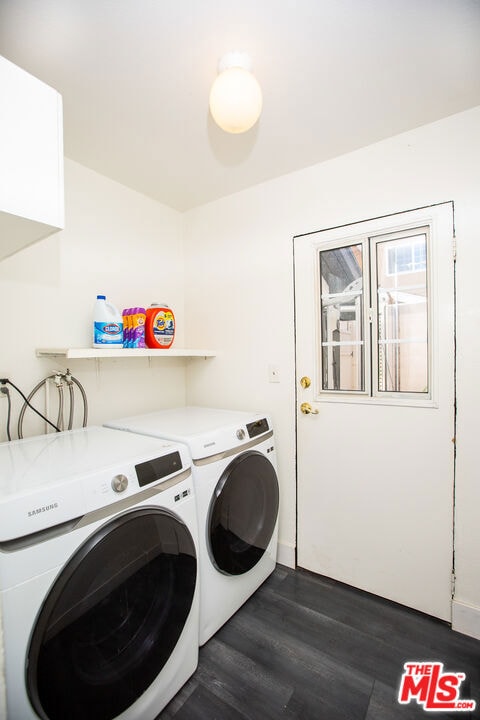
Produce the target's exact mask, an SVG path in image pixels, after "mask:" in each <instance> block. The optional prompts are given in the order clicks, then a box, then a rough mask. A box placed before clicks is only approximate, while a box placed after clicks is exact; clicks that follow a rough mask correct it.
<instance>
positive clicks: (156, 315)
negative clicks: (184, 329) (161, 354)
mask: <svg viewBox="0 0 480 720" xmlns="http://www.w3.org/2000/svg"><path fill="white" fill-rule="evenodd" d="M174 337H175V316H174V314H173V312H172V310H171V308H169V307H168V305H166V304H165V303H153V304H152V305H151V306H150V307H149V308H147V312H146V318H145V342H146V344H147V347H149V348H157V349H159V350H166V349H168V348H169V347H170V346H171V344H172V343H173V340H174Z"/></svg>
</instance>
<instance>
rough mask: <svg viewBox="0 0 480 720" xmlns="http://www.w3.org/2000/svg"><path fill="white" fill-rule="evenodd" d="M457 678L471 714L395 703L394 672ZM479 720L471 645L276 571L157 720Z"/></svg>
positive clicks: (370, 599)
mask: <svg viewBox="0 0 480 720" xmlns="http://www.w3.org/2000/svg"><path fill="white" fill-rule="evenodd" d="M410 660H411V661H440V662H442V663H443V664H444V666H445V670H447V671H451V672H464V673H465V674H466V679H465V680H464V681H463V683H462V685H461V697H462V698H466V699H472V700H476V702H477V708H476V710H475V711H474V712H452V711H442V712H430V711H429V712H427V711H425V710H424V709H423V708H422V707H421V706H419V705H417V703H416V702H415V701H413V702H411V703H409V704H408V705H400V704H399V703H398V701H397V695H398V688H399V684H400V678H401V675H402V672H403V664H404V663H405V662H407V661H410ZM173 718H175V720H278V719H279V718H286V719H287V720H294V719H297V718H298V720H324V719H325V720H397V719H398V720H414V719H417V718H423V720H429V719H431V718H443V719H444V720H447V718H448V719H450V718H457V720H458V719H467V718H468V719H470V718H480V641H477V640H474V639H472V638H469V637H467V636H465V635H461V634H459V633H456V632H453V631H452V630H451V629H450V628H449V627H448V626H447V625H446V624H444V623H442V622H439V621H437V620H435V619H432V618H430V617H428V616H425V615H422V614H421V613H418V612H415V611H412V610H408V609H407V608H405V607H403V606H400V605H396V604H394V603H391V602H388V601H386V600H382V599H381V598H378V597H375V596H372V595H369V594H367V593H364V592H362V591H359V590H355V589H353V588H350V587H347V586H345V585H342V584H340V583H336V582H335V581H332V580H328V579H327V578H323V577H318V576H315V575H313V574H311V573H308V572H305V571H301V570H296V571H294V570H290V569H288V568H285V567H283V566H281V565H279V566H277V568H276V570H275V572H274V573H273V574H272V575H271V576H270V578H268V580H267V581H266V582H265V583H264V584H263V585H262V587H261V588H259V590H257V592H256V593H255V594H254V595H253V596H252V597H251V598H250V599H249V600H248V601H247V603H245V605H244V606H243V607H242V608H241V609H240V610H239V611H238V612H237V613H236V614H235V615H234V616H233V617H232V618H231V619H230V620H229V621H228V622H227V623H226V624H225V625H224V626H223V627H222V628H221V629H220V630H219V632H218V633H217V634H216V635H215V636H214V637H213V638H211V640H209V642H208V643H207V644H206V645H204V647H203V648H201V649H200V661H199V665H198V669H197V671H196V672H195V674H194V675H193V676H192V677H191V678H190V680H189V681H188V682H187V683H186V685H184V687H183V688H182V690H181V691H180V692H179V693H178V694H177V695H176V697H175V698H174V699H173V700H172V701H171V702H170V704H169V705H168V706H167V707H166V708H165V709H164V710H163V711H162V713H160V715H159V716H158V720H171V719H173Z"/></svg>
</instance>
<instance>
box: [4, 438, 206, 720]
mask: <svg viewBox="0 0 480 720" xmlns="http://www.w3.org/2000/svg"><path fill="white" fill-rule="evenodd" d="M0 468H1V475H0V615H1V625H2V628H3V665H4V672H5V677H4V678H3V679H2V680H3V682H0V696H1V689H2V685H3V690H4V693H5V694H6V698H5V697H4V698H3V708H2V707H1V705H2V702H1V697H0V717H2V718H4V717H5V713H6V717H7V718H8V720H33V719H37V718H42V719H43V720H65V719H66V718H68V719H69V720H85V718H89V720H112V719H113V718H115V719H116V718H118V719H120V718H121V720H138V718H142V720H153V718H155V717H157V715H158V713H159V712H160V711H161V709H162V708H163V707H164V706H165V705H166V704H167V702H169V700H170V699H171V698H172V697H173V696H174V695H175V693H176V692H177V691H178V690H179V689H180V687H181V686H182V685H183V684H184V683H185V681H186V680H187V679H188V678H189V677H190V675H191V674H192V673H193V672H194V671H195V669H196V667H197V663H198V611H199V594H198V593H199V573H198V534H197V514H196V503H195V498H194V487H193V482H192V472H191V461H190V457H189V454H188V452H187V451H186V448H185V446H184V445H179V444H177V443H174V442H169V441H163V440H159V439H157V438H148V437H142V436H140V435H127V434H126V433H122V432H120V431H118V430H117V431H116V430H111V429H107V428H103V427H90V428H83V429H81V430H73V431H68V432H64V433H58V434H51V435H42V436H39V437H34V438H29V439H26V440H19V441H13V442H10V443H2V444H1V445H0ZM0 639H1V632H0ZM1 649H2V648H0V650H1ZM1 667H2V662H0V668H1ZM5 705H6V711H5ZM2 711H3V714H2Z"/></svg>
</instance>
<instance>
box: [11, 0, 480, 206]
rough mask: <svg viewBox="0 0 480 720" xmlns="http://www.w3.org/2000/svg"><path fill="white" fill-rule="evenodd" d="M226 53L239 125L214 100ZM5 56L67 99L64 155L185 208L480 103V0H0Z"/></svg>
mask: <svg viewBox="0 0 480 720" xmlns="http://www.w3.org/2000/svg"><path fill="white" fill-rule="evenodd" d="M232 50H240V51H245V52H248V53H249V54H250V56H251V58H252V61H253V70H254V73H255V75H256V77H257V79H258V80H259V82H260V84H261V86H262V89H263V112H262V116H261V118H260V120H259V122H258V123H257V124H256V125H255V126H254V127H253V128H252V129H251V130H250V131H248V132H247V133H244V134H242V135H229V134H227V133H225V132H223V131H222V130H220V129H219V128H218V127H217V126H216V125H215V123H214V122H213V120H212V118H211V116H210V114H209V111H208V95H209V90H210V85H211V83H212V82H213V80H214V79H215V77H216V74H217V63H218V60H219V59H220V58H221V57H222V56H223V55H224V54H225V53H226V52H229V51H232ZM0 54H2V55H4V56H5V57H7V58H8V59H9V60H11V61H13V62H14V63H16V64H17V65H19V66H21V67H23V68H24V69H25V70H28V71H29V72H31V73H32V74H33V75H35V76H37V77H38V78H40V79H41V80H43V81H44V82H46V83H48V84H49V85H52V86H53V87H55V88H56V89H57V90H59V91H60V93H61V94H62V96H63V103H64V143H65V155H66V156H67V157H69V158H71V159H73V160H76V161H77V162H79V163H82V164H83V165H86V166H87V167H89V168H92V169H93V170H96V171H97V172H99V173H102V174H103V175H106V176H108V177H110V178H112V179H114V180H117V181H118V182H121V183H123V184H124V185H127V186H128V187H131V188H133V189H135V190H137V191H139V192H142V193H144V194H146V195H149V196H151V197H153V198H155V199H157V200H159V201H160V202H162V203H164V204H166V205H169V206H171V207H173V208H176V209H178V210H180V211H185V210H187V209H189V208H192V207H195V206H197V205H202V204H204V203H206V202H209V201H212V200H215V199H217V198H219V197H222V196H224V195H228V194H230V193H233V192H236V191H238V190H242V189H244V188H246V187H249V186H251V185H255V184H257V183H260V182H263V181H266V180H270V179H272V178H274V177H278V176H280V175H283V174H285V173H289V172H292V171H295V170H299V169H301V168H304V167H307V166H309V165H313V164H316V163H319V162H322V161H324V160H327V159H329V158H332V157H335V156H337V155H340V154H343V153H346V152H350V151H352V150H355V149H357V148H360V147H363V146H366V145H369V144H371V143H373V142H376V141H379V140H382V139H384V138H386V137H389V136H391V135H395V134H397V133H400V132H403V131H405V130H409V129H412V128H415V127H418V126H420V125H424V124H426V123H430V122H432V121H435V120H438V119H440V118H443V117H446V116H448V115H452V114H454V113H456V112H460V111H462V110H466V109H468V108H471V107H473V106H475V105H480V0H235V1H234V0H0Z"/></svg>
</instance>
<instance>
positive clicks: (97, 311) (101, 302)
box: [93, 295, 123, 348]
mask: <svg viewBox="0 0 480 720" xmlns="http://www.w3.org/2000/svg"><path fill="white" fill-rule="evenodd" d="M93 347H94V348H121V347H123V321H122V314H121V313H120V311H119V310H117V308H116V307H115V305H112V304H111V303H107V298H106V296H105V295H97V299H96V301H95V306H94V309H93Z"/></svg>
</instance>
